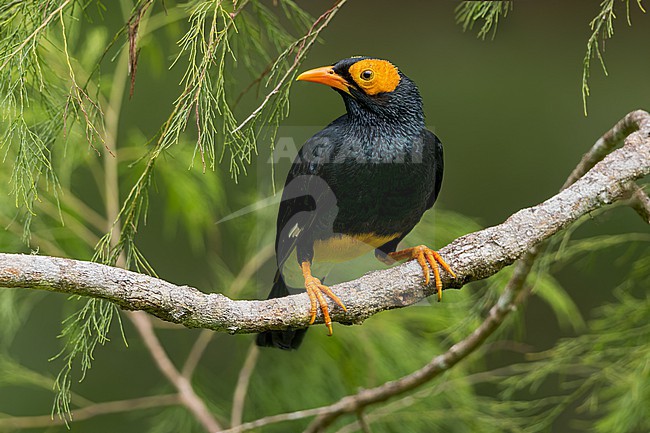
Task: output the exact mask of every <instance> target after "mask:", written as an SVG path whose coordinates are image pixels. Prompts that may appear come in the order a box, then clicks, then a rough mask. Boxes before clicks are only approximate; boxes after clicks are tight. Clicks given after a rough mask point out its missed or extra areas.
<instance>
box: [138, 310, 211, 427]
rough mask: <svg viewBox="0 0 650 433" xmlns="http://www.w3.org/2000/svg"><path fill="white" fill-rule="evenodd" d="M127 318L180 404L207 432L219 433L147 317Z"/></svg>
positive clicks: (205, 408) (208, 412) (141, 315)
mask: <svg viewBox="0 0 650 433" xmlns="http://www.w3.org/2000/svg"><path fill="white" fill-rule="evenodd" d="M129 317H130V319H131V321H132V322H133V324H134V325H135V327H136V329H137V330H138V333H139V334H140V336H141V337H142V341H143V342H144V344H145V345H146V346H147V349H148V350H149V352H150V353H151V356H152V358H153V360H154V362H155V363H156V366H158V369H159V370H160V372H161V373H162V374H163V375H164V376H165V377H166V378H167V380H169V382H170V383H171V384H172V385H174V387H175V388H176V389H177V390H178V396H179V399H180V401H181V403H182V404H183V405H184V406H185V407H186V408H187V409H188V410H189V411H190V412H191V413H192V415H194V417H195V418H196V420H197V421H198V422H199V423H201V425H202V426H203V428H205V429H206V430H207V431H208V432H217V431H220V430H221V426H220V424H219V422H218V421H217V420H216V419H215V418H214V417H213V416H212V414H211V413H210V411H209V410H208V408H207V407H206V405H205V403H204V402H203V400H202V399H201V398H200V397H199V396H198V395H196V393H195V392H194V388H192V384H191V383H190V381H189V380H188V379H186V378H185V377H183V376H182V375H181V374H180V373H179V372H178V370H177V369H176V367H174V364H173V363H172V361H171V359H169V356H168V355H167V353H166V352H165V349H164V348H163V347H162V345H161V344H160V341H159V340H158V337H156V334H155V333H154V330H153V326H152V325H151V320H150V319H149V316H147V315H146V314H145V313H143V312H141V311H134V312H132V313H130V314H129Z"/></svg>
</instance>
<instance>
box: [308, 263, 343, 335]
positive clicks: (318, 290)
mask: <svg viewBox="0 0 650 433" xmlns="http://www.w3.org/2000/svg"><path fill="white" fill-rule="evenodd" d="M300 267H301V268H302V275H303V277H304V278H305V289H306V290H307V295H308V296H309V303H310V310H309V313H310V317H309V324H310V325H312V324H313V323H314V321H315V320H316V313H317V308H318V307H317V305H318V306H320V309H321V311H322V312H323V319H324V320H325V326H327V331H328V332H327V335H332V319H331V318H330V312H329V307H328V306H327V300H325V296H324V295H323V294H325V295H327V296H328V297H329V298H331V299H332V300H333V301H334V302H336V304H337V305H338V306H339V307H341V308H342V309H343V311H348V310H347V308H345V305H343V302H341V300H340V299H339V297H338V296H336V295H335V294H334V292H332V289H330V288H329V287H327V286H326V285H324V284H323V283H321V281H320V280H319V279H318V278H316V277H314V276H313V275H312V274H311V264H310V263H309V262H302V264H301V265H300Z"/></svg>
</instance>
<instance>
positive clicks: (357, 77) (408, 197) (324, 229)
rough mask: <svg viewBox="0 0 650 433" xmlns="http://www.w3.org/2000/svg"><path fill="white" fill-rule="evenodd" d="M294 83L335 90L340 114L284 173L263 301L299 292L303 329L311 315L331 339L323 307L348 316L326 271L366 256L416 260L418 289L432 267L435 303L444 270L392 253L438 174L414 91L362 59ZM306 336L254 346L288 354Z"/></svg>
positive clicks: (430, 260)
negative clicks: (271, 271)
mask: <svg viewBox="0 0 650 433" xmlns="http://www.w3.org/2000/svg"><path fill="white" fill-rule="evenodd" d="M297 80H298V81H307V82H314V83H320V84H324V85H327V86H329V87H331V88H332V89H334V90H335V91H336V92H338V93H339V94H340V95H341V97H342V98H343V102H344V104H345V108H346V113H345V114H343V115H342V116H340V117H339V118H337V119H336V120H334V121H333V122H331V123H330V124H329V125H327V126H326V127H325V128H324V129H323V130H321V131H319V132H318V133H316V134H315V135H314V136H313V137H311V138H310V139H309V140H307V141H306V142H305V143H304V145H303V146H302V147H301V148H300V150H299V151H298V154H297V156H296V157H295V160H294V161H293V163H292V165H291V168H290V169H289V172H288V174H287V179H286V181H285V185H284V189H283V192H282V198H281V201H280V206H279V210H278V217H277V225H276V239H275V252H276V260H277V272H276V274H275V278H274V280H273V286H272V289H271V292H270V293H269V296H268V299H272V298H279V297H284V296H288V295H290V294H292V293H297V292H299V291H302V290H306V291H307V294H308V296H309V302H310V321H309V324H310V325H311V324H313V323H314V321H315V318H316V316H317V313H318V309H319V308H320V310H321V312H322V315H323V319H324V322H325V325H326V327H327V330H328V335H332V323H331V318H330V314H329V307H328V305H327V300H326V297H328V298H330V299H331V300H332V301H334V303H335V304H337V305H338V307H340V308H341V309H343V311H347V310H346V307H345V305H344V304H343V302H341V300H340V299H339V298H338V296H336V295H335V294H334V293H333V292H332V290H331V289H330V288H329V287H328V286H327V285H325V283H324V277H325V276H326V275H327V273H328V272H329V270H330V269H331V267H332V266H333V265H334V264H336V263H340V262H345V261H348V260H350V259H352V258H355V257H358V256H360V255H362V254H365V253H367V252H370V251H372V250H374V252H375V256H376V257H377V259H379V260H380V261H382V262H384V263H387V264H391V263H395V262H396V261H401V260H411V259H415V260H417V262H418V263H419V264H420V266H421V267H422V271H423V274H424V275H423V277H424V284H429V282H430V270H429V267H431V270H432V271H433V275H434V280H435V285H436V288H437V294H438V300H439V301H440V300H441V298H442V282H441V278H440V272H441V270H440V268H441V267H442V269H444V270H445V271H446V272H448V273H449V274H450V275H451V276H452V277H454V278H455V274H454V272H453V270H452V269H451V267H450V266H449V265H448V264H447V263H446V262H445V261H444V260H443V258H442V257H441V256H440V255H439V254H438V253H437V252H436V251H435V250H433V249H431V248H429V247H428V246H426V245H419V246H415V247H410V248H405V249H402V250H397V247H398V245H399V243H400V242H401V241H402V239H404V237H405V236H406V235H407V234H408V233H409V232H410V231H411V230H412V229H413V228H414V227H415V225H416V224H417V223H418V222H419V221H420V219H421V218H422V216H423V214H424V213H425V212H426V211H427V210H428V209H430V208H431V207H432V206H433V204H434V202H435V201H436V199H437V197H438V193H439V192H440V188H441V185H442V175H443V170H444V162H443V148H442V143H441V142H440V140H439V139H438V137H436V135H435V134H434V133H433V132H431V131H429V130H428V129H427V128H426V126H425V118H424V110H423V102H422V98H421V96H420V92H419V90H418V88H417V86H416V84H415V83H414V82H413V81H412V80H411V79H410V78H408V77H407V76H406V75H405V74H404V73H403V72H402V71H400V70H399V69H398V68H397V67H396V66H394V65H393V64H392V63H391V62H390V61H388V60H384V59H380V58H374V57H363V56H357V57H350V58H346V59H343V60H340V61H338V62H336V63H334V64H333V65H329V66H324V67H321V68H316V69H311V70H308V71H306V72H303V73H302V74H300V75H298V77H297ZM306 331H307V328H299V329H291V328H290V329H280V330H270V331H265V332H261V333H259V334H258V335H257V338H256V343H257V345H258V346H263V347H265V346H266V347H276V348H279V349H285V350H292V349H297V348H298V347H299V346H300V344H301V342H302V341H303V337H304V335H305V332H306Z"/></svg>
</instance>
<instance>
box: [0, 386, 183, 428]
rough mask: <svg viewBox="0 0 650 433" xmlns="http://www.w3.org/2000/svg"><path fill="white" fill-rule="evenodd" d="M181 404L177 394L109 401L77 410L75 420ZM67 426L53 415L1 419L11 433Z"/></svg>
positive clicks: (4, 426) (61, 419)
mask: <svg viewBox="0 0 650 433" xmlns="http://www.w3.org/2000/svg"><path fill="white" fill-rule="evenodd" d="M176 404H179V398H178V395H177V394H163V395H154V396H151V397H140V398H132V399H129V400H117V401H109V402H105V403H94V404H89V405H87V406H84V407H81V408H79V409H75V410H74V411H73V413H74V420H75V421H83V420H85V419H89V418H93V417H96V416H99V415H107V414H111V413H120V412H131V411H134V410H140V409H149V408H160V407H163V406H173V405H176ZM57 425H65V419H63V418H52V415H39V416H17V417H10V418H0V429H1V430H3V431H10V430H14V429H26V428H30V429H31V428H39V427H43V428H46V427H53V426H57Z"/></svg>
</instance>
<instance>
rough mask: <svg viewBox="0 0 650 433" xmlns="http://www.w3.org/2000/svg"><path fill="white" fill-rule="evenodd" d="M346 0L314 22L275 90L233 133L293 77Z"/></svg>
mask: <svg viewBox="0 0 650 433" xmlns="http://www.w3.org/2000/svg"><path fill="white" fill-rule="evenodd" d="M346 2H347V0H339V1H337V2H336V3H335V4H334V6H332V8H330V9H328V10H327V11H325V12H324V13H323V14H322V15H321V16H320V17H318V18H317V19H316V21H314V24H313V25H312V27H311V28H310V29H309V31H308V32H307V34H306V35H305V36H304V37H303V39H302V41H301V43H300V44H299V46H298V51H297V52H296V56H295V57H294V60H293V63H292V64H291V66H289V69H287V71H286V72H285V73H284V75H283V76H282V78H280V81H278V83H277V84H276V86H275V87H274V88H273V90H271V91H270V92H269V93H268V94H267V95H266V97H265V98H264V100H263V101H262V103H261V104H260V105H259V106H258V107H257V108H256V109H255V110H253V111H252V112H251V114H250V115H249V116H248V117H247V118H245V119H244V120H243V121H242V122H241V123H240V124H239V125H238V126H237V127H236V128H235V129H233V130H232V134H235V133H237V132H238V131H240V130H241V129H242V128H243V127H244V126H246V124H248V123H249V122H250V121H251V120H253V119H255V118H256V117H257V116H258V115H259V114H260V113H261V112H262V110H263V109H264V107H265V106H266V104H268V103H269V101H270V100H271V98H272V97H273V96H274V95H275V94H277V93H278V92H279V91H280V89H281V88H282V86H284V84H285V83H286V81H287V80H288V79H289V77H291V76H292V75H293V74H294V72H295V71H296V69H297V68H298V66H300V61H301V60H302V57H303V53H304V52H306V51H308V50H309V48H311V46H312V45H313V44H314V43H315V42H316V39H317V38H318V35H319V34H320V32H321V31H323V29H324V28H325V27H327V25H328V24H329V22H330V21H331V20H332V18H334V16H335V15H336V13H337V12H338V11H339V9H341V7H343V5H344V4H345V3H346ZM321 21H322V24H321V25H320V26H319V27H318V28H317V29H316V30H314V29H315V27H316V25H317V24H318V23H319V22H321Z"/></svg>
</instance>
